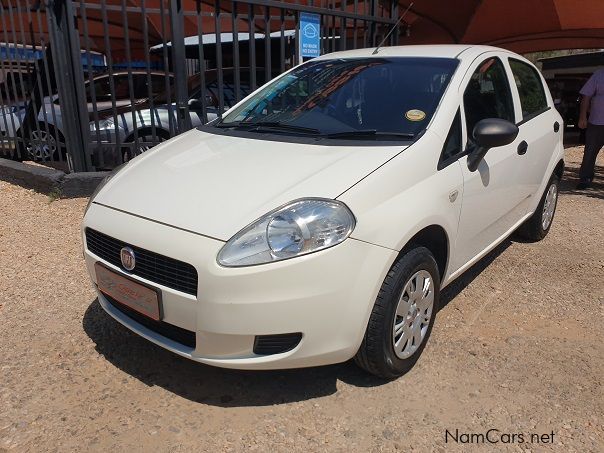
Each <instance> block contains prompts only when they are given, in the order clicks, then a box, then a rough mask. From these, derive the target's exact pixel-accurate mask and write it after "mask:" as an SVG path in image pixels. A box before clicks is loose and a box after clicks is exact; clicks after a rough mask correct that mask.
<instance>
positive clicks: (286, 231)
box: [218, 198, 355, 267]
mask: <svg viewBox="0 0 604 453" xmlns="http://www.w3.org/2000/svg"><path fill="white" fill-rule="evenodd" d="M354 226H355V219H354V216H353V215H352V212H350V209H348V207H347V206H346V205H345V204H344V203H341V202H339V201H335V200H327V199H322V198H309V199H304V200H298V201H293V202H291V203H288V204H287V205H285V206H283V207H281V208H278V209H276V210H274V211H272V212H269V213H268V214H266V215H265V216H263V217H261V218H260V219H258V220H256V221H255V222H253V223H252V224H250V225H248V226H247V227H245V228H244V229H243V230H241V231H240V232H239V233H237V234H236V235H235V236H233V237H232V238H231V239H230V240H229V241H228V242H227V243H226V244H225V246H224V247H223V248H222V249H221V250H220V252H219V253H218V263H219V264H220V265H222V266H227V267H239V266H251V265H254V264H264V263H270V262H273V261H279V260H284V259H288V258H293V257H296V256H300V255H306V254H308V253H312V252H316V251H318V250H323V249H326V248H328V247H332V246H334V245H336V244H339V243H340V242H342V241H343V240H344V239H346V238H347V237H348V236H350V233H352V230H353V229H354Z"/></svg>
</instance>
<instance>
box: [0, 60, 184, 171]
mask: <svg viewBox="0 0 604 453" xmlns="http://www.w3.org/2000/svg"><path fill="white" fill-rule="evenodd" d="M131 76H132V91H131V90H130V79H129V77H128V72H127V71H116V72H113V73H112V74H108V73H104V74H99V75H96V76H94V78H93V79H92V85H91V81H90V79H89V78H88V77H87V78H86V80H85V84H84V87H85V89H86V103H87V106H88V119H89V120H92V119H94V118H95V117H99V118H104V117H105V115H107V112H111V111H112V110H113V107H114V106H115V107H116V108H118V109H119V108H123V107H125V106H130V105H132V103H133V102H134V103H135V104H136V103H138V102H141V100H146V99H148V98H149V96H155V95H157V94H158V93H161V92H163V91H165V89H166V85H168V86H171V85H172V84H173V81H174V76H173V75H172V74H169V73H164V72H160V71H151V72H149V73H148V72H147V71H132V72H131ZM149 79H150V80H151V86H149ZM112 84H113V90H112V89H111V85H112ZM91 86H92V89H91ZM112 92H114V95H112V94H111V93H112ZM0 109H1V110H0V140H1V139H4V140H1V141H2V147H3V148H6V146H5V145H8V144H9V143H11V144H14V143H15V142H16V140H18V139H20V138H23V137H21V135H22V134H21V129H22V127H23V121H24V119H25V114H26V109H27V102H25V101H21V102H20V103H19V104H18V105H4V106H2V107H0ZM37 122H38V124H37V125H32V127H31V132H29V134H27V135H28V136H27V137H25V138H24V141H25V145H24V146H25V150H26V152H27V155H28V157H29V158H30V159H32V160H36V161H47V160H56V159H57V158H59V152H60V151H62V152H63V154H65V138H64V135H63V113H62V110H61V105H60V99H59V96H58V94H53V95H52V96H46V97H45V98H44V99H43V103H42V106H41V107H40V109H39V111H38V114H37ZM9 139H11V140H9ZM62 157H65V156H64V155H63V156H62Z"/></svg>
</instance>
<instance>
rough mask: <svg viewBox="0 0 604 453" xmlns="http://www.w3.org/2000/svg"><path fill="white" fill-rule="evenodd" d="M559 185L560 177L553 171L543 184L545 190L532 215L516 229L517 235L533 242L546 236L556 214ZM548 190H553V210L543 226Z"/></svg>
mask: <svg viewBox="0 0 604 453" xmlns="http://www.w3.org/2000/svg"><path fill="white" fill-rule="evenodd" d="M559 185H560V179H559V178H558V175H556V174H555V173H554V174H553V175H552V177H551V178H550V179H549V182H548V183H547V186H545V191H544V192H543V195H542V196H541V201H540V202H539V205H538V206H537V209H536V210H535V212H534V213H533V215H532V216H531V217H529V218H528V219H527V220H526V221H525V222H524V223H523V224H522V225H520V227H519V228H518V230H517V231H516V233H517V234H518V236H520V237H522V238H524V239H527V240H529V241H533V242H537V241H540V240H541V239H543V238H544V237H545V236H547V233H548V232H549V230H550V228H551V226H552V223H553V221H554V215H555V214H556V206H557V204H558V193H559ZM552 187H553V189H552ZM550 190H554V191H555V198H554V200H553V203H554V206H553V212H552V213H551V218H550V219H549V222H548V223H547V225H546V227H545V228H544V227H543V223H544V219H545V211H546V210H545V209H544V207H545V204H546V199H547V197H548V193H549V192H550Z"/></svg>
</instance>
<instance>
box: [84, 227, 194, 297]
mask: <svg viewBox="0 0 604 453" xmlns="http://www.w3.org/2000/svg"><path fill="white" fill-rule="evenodd" d="M86 246H87V247H88V250H90V251H91V252H92V253H94V254H95V255H96V256H98V257H99V258H101V259H103V260H105V261H107V262H109V263H111V264H113V265H114V266H118V267H120V268H122V261H121V258H120V250H121V249H122V247H126V246H128V247H130V248H132V250H134V254H135V256H136V266H135V267H134V269H133V270H132V271H131V272H128V271H124V272H126V273H129V274H133V275H137V276H139V277H141V278H144V279H146V280H149V281H152V282H155V283H158V284H160V285H163V286H167V287H168V288H172V289H176V290H178V291H182V292H183V293H187V294H192V295H194V296H196V295H197V270H195V268H194V267H193V266H191V265H190V264H187V263H183V262H182V261H178V260H175V259H173V258H168V257H167V256H163V255H160V254H158V253H154V252H150V251H149V250H145V249H142V248H140V247H136V246H134V245H130V244H127V243H125V242H122V241H120V240H118V239H114V238H112V237H110V236H107V235H106V234H103V233H100V232H98V231H96V230H93V229H91V228H86ZM122 269H123V268H122Z"/></svg>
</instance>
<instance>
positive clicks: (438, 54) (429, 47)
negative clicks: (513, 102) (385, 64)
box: [316, 44, 510, 60]
mask: <svg viewBox="0 0 604 453" xmlns="http://www.w3.org/2000/svg"><path fill="white" fill-rule="evenodd" d="M374 50H375V47H370V48H366V49H356V50H345V51H342V52H334V53H329V54H325V55H322V56H320V57H318V58H316V59H317V60H318V59H321V60H329V59H332V58H360V57H362V58H367V57H370V58H371V57H374V58H378V57H432V58H459V59H462V58H465V57H468V58H474V57H476V56H477V55H479V54H481V53H484V52H493V51H499V52H505V53H510V52H509V51H506V50H504V49H500V48H498V47H491V46H479V45H470V44H424V45H412V46H393V47H380V49H379V51H378V53H377V54H375V55H374V54H373V52H374Z"/></svg>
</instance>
